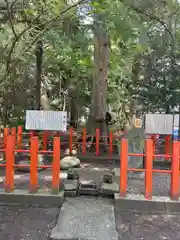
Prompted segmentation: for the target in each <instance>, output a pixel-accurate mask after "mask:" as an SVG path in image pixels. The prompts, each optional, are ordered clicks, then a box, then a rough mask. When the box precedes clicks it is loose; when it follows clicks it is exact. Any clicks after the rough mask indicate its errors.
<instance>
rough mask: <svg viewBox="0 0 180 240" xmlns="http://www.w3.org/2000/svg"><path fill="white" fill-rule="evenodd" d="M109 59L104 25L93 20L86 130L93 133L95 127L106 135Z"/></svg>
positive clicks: (97, 18)
mask: <svg viewBox="0 0 180 240" xmlns="http://www.w3.org/2000/svg"><path fill="white" fill-rule="evenodd" d="M108 61H109V39H108V34H107V32H106V29H105V27H104V26H103V24H102V22H101V21H100V19H99V16H98V17H97V16H96V18H95V21H94V67H95V74H94V81H93V88H92V101H91V108H90V114H89V119H88V123H87V129H88V132H90V133H94V132H95V129H96V128H99V129H100V134H101V135H102V136H103V135H105V136H107V134H108V129H107V126H106V122H105V116H106V98H107V86H108V83H107V78H108Z"/></svg>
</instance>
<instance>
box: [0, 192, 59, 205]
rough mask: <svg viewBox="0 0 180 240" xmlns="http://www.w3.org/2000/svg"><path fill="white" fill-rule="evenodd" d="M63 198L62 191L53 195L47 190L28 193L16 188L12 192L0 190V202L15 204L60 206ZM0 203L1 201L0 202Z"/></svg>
mask: <svg viewBox="0 0 180 240" xmlns="http://www.w3.org/2000/svg"><path fill="white" fill-rule="evenodd" d="M63 200H64V191H60V192H59V193H58V194H56V195H53V194H51V193H49V192H44V191H43V192H42V191H39V192H37V193H28V192H27V190H22V189H16V190H14V191H13V192H12V193H6V192H4V191H3V190H1V191H0V202H5V203H6V204H7V205H8V204H16V205H36V206H42V207H46V206H58V207H60V206H61V205H62V203H63ZM0 204H1V203H0Z"/></svg>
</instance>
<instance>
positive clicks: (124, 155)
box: [120, 139, 180, 200]
mask: <svg viewBox="0 0 180 240" xmlns="http://www.w3.org/2000/svg"><path fill="white" fill-rule="evenodd" d="M172 145H173V149H172V155H166V154H164V155H160V156H161V157H168V158H172V161H171V170H160V169H153V158H154V157H157V156H159V155H156V154H154V147H153V140H152V139H146V148H145V149H146V152H145V154H137V153H136V154H133V153H128V141H127V139H122V141H121V156H120V196H122V197H124V196H125V195H126V191H127V179H128V177H127V176H128V172H129V171H131V172H137V171H138V172H145V183H144V185H145V192H144V197H145V198H146V199H151V198H152V190H153V189H152V186H153V185H152V174H153V172H156V173H161V174H163V173H166V174H170V175H171V184H170V185H171V186H170V190H171V191H170V197H171V199H172V200H178V198H179V175H180V171H179V166H180V165H179V164H180V161H179V160H180V142H177V141H174V142H173V143H172ZM128 156H145V169H134V168H131V169H130V168H128Z"/></svg>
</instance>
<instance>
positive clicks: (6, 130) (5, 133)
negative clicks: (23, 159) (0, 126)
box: [3, 128, 9, 148]
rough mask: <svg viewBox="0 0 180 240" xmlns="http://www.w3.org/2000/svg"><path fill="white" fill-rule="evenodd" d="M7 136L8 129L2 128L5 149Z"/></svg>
mask: <svg viewBox="0 0 180 240" xmlns="http://www.w3.org/2000/svg"><path fill="white" fill-rule="evenodd" d="M8 135H9V128H4V136H3V138H4V148H6V142H7V136H8Z"/></svg>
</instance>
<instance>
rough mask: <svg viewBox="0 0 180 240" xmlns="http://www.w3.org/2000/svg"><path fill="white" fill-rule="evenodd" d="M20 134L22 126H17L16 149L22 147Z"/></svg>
mask: <svg viewBox="0 0 180 240" xmlns="http://www.w3.org/2000/svg"><path fill="white" fill-rule="evenodd" d="M22 133H23V130H22V126H18V129H17V147H18V148H21V147H22Z"/></svg>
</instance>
